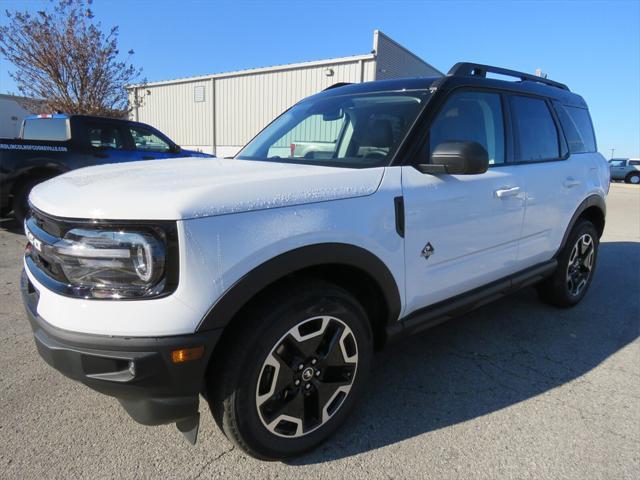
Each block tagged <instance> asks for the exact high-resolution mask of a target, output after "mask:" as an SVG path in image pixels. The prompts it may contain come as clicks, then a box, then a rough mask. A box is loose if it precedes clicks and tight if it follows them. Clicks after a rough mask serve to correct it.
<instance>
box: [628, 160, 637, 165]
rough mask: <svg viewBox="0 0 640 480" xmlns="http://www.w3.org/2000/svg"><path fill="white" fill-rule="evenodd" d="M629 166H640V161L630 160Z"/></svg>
mask: <svg viewBox="0 0 640 480" xmlns="http://www.w3.org/2000/svg"><path fill="white" fill-rule="evenodd" d="M629 165H640V160H629Z"/></svg>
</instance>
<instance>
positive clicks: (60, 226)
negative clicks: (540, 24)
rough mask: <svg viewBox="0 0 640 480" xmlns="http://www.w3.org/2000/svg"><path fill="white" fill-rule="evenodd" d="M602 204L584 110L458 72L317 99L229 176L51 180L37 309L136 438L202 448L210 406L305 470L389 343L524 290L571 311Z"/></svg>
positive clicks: (62, 363)
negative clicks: (163, 429)
mask: <svg viewBox="0 0 640 480" xmlns="http://www.w3.org/2000/svg"><path fill="white" fill-rule="evenodd" d="M487 72H491V73H497V74H501V75H507V76H512V77H515V78H516V79H517V81H514V82H510V81H504V80H496V79H489V78H486V73H487ZM302 142H306V143H305V144H304V145H305V147H304V148H302V147H300V150H298V147H295V148H291V144H296V145H297V144H298V143H299V144H300V145H303V143H302ZM328 145H330V146H329V147H328ZM608 188H609V167H608V164H607V162H606V160H605V159H604V158H603V157H602V156H601V155H600V154H599V153H597V149H596V143H595V138H594V133H593V129H592V125H591V119H590V116H589V112H588V110H587V105H586V103H585V101H584V100H583V99H582V97H580V96H579V95H576V94H574V93H571V92H570V91H569V89H568V88H567V87H566V86H564V85H562V84H560V83H557V82H553V81H551V80H548V79H544V78H540V77H536V76H533V75H528V74H525V73H521V72H514V71H511V70H505V69H501V68H496V67H489V66H486V65H477V64H468V63H462V64H457V65H455V66H454V67H453V68H452V69H451V71H450V72H449V75H448V76H446V77H438V78H414V79H401V80H389V81H378V82H370V83H363V84H357V85H347V86H341V87H339V88H333V89H330V90H327V91H324V92H321V93H319V94H317V95H314V96H312V97H309V98H307V99H304V100H302V101H301V102H299V103H298V104H296V105H295V106H293V107H292V108H291V109H289V110H288V111H287V112H285V113H284V114H283V115H281V116H280V117H279V118H277V119H276V120H275V121H274V122H273V123H271V124H270V125H269V126H268V127H267V128H265V129H264V130H263V131H262V132H261V133H260V134H258V136H257V137H256V138H254V139H253V140H252V141H251V142H250V143H249V144H248V145H247V146H246V147H245V148H244V149H243V150H242V151H241V152H240V153H239V154H238V155H237V157H236V158H234V159H212V160H210V161H207V162H203V161H198V160H189V159H180V160H166V161H163V162H140V163H128V164H118V165H103V166H97V167H91V168H85V169H79V170H75V171H72V172H69V173H67V174H64V175H61V176H59V177H57V178H55V179H53V180H50V181H47V182H45V183H43V184H41V185H38V186H37V187H35V188H34V189H33V191H32V193H31V196H30V201H31V206H32V214H31V215H30V216H29V218H28V219H27V221H26V222H25V230H26V234H27V237H28V239H29V244H28V247H27V251H26V253H25V258H24V274H23V279H22V291H23V297H24V302H25V305H26V310H27V313H28V316H29V319H30V322H31V325H32V328H33V332H34V337H35V341H36V345H37V347H38V350H39V352H40V355H41V356H42V357H43V358H44V360H46V361H47V362H48V363H49V364H50V365H52V366H53V367H54V368H56V369H58V370H59V371H60V372H62V373H64V374H65V375H68V376H69V377H71V378H74V379H76V380H78V381H80V382H82V383H84V384H86V385H88V386H89V387H91V388H94V389H96V390H98V391H100V392H103V393H105V394H107V395H111V396H114V397H116V398H117V399H118V400H119V401H120V403H121V404H122V406H123V407H124V408H125V409H126V411H127V412H128V413H129V414H130V415H131V416H132V417H133V418H134V419H135V420H137V421H139V422H141V423H143V424H147V425H157V424H162V423H176V425H177V426H178V428H179V429H180V430H181V431H182V432H183V433H185V435H186V436H187V438H189V439H190V440H191V441H192V442H195V440H196V435H197V431H198V425H199V401H200V396H201V395H202V396H204V398H205V399H206V400H207V401H208V402H209V405H210V406H211V411H212V413H213V415H214V418H215V420H216V421H217V423H218V424H219V425H220V427H221V428H222V430H223V431H224V433H225V434H226V435H227V437H228V438H229V439H230V440H231V441H232V442H234V443H235V444H236V445H237V446H239V447H240V448H242V449H243V450H244V451H246V452H247V453H249V454H250V455H253V456H255V457H258V458H265V459H275V458H284V457H290V456H293V455H298V454H300V453H301V452H304V451H306V450H308V449H310V448H313V447H315V446H316V445H318V444H319V443H320V442H322V441H324V440H325V439H326V438H327V437H329V435H331V434H332V433H333V432H334V431H335V430H336V429H337V428H338V427H339V426H340V425H341V424H342V423H343V422H344V420H345V419H346V418H347V416H348V415H349V414H350V411H351V410H352V409H353V408H354V407H356V405H357V403H356V399H357V398H358V396H359V394H361V393H362V391H363V388H364V386H365V381H366V378H367V375H368V372H369V369H370V366H371V362H372V357H373V352H374V349H378V348H381V347H383V346H384V345H385V343H387V342H388V341H390V340H392V339H394V338H399V337H402V336H404V335H408V334H412V333H415V332H418V331H421V330H423V329H425V328H428V327H431V326H433V325H435V324H437V323H439V322H442V321H444V320H447V319H449V318H451V317H452V316H455V315H460V314H462V313H465V312H467V311H469V310H471V309H473V308H475V307H477V306H479V305H482V304H484V303H486V302H487V301H490V300H492V299H495V298H498V297H501V296H503V295H506V294H508V293H510V292H513V291H514V290H517V289H519V288H522V287H524V286H527V285H536V287H537V288H538V290H539V292H540V295H541V298H542V299H543V300H545V301H547V302H549V303H551V304H553V305H556V306H559V307H571V306H573V305H576V304H577V303H578V302H579V301H580V300H581V299H582V298H583V297H584V295H585V294H586V292H587V290H588V288H589V285H590V283H591V281H592V279H593V275H594V269H595V266H596V261H597V254H598V244H599V239H600V236H601V235H602V232H603V229H604V225H605V197H606V194H607V192H608ZM388 414H389V415H398V416H401V415H402V412H388Z"/></svg>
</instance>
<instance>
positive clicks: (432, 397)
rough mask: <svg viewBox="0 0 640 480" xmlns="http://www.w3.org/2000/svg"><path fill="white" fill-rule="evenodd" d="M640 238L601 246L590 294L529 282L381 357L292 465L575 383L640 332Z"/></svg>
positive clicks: (377, 444) (390, 440)
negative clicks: (558, 292)
mask: <svg viewBox="0 0 640 480" xmlns="http://www.w3.org/2000/svg"><path fill="white" fill-rule="evenodd" d="M639 277H640V243H633V242H612V243H602V244H601V248H600V256H599V259H598V265H597V270H596V276H595V277H594V281H593V283H592V285H591V289H590V291H589V292H588V293H587V295H586V297H585V298H584V299H583V301H582V302H581V303H580V304H579V305H578V306H577V307H575V308H573V309H568V310H562V309H556V308H553V307H550V306H547V305H544V304H542V303H540V302H539V301H538V298H537V294H536V292H535V290H534V289H526V290H523V291H521V292H518V293H516V294H514V295H512V296H511V297H508V298H505V299H502V300H500V301H498V302H496V303H494V304H492V305H487V306H485V307H482V308H481V309H479V310H476V311H475V312H472V313H471V314H468V315H466V316H465V317H462V318H459V319H456V320H452V321H450V322H448V323H446V324H443V325H441V326H439V327H436V328H434V329H432V330H430V331H427V332H425V333H423V334H421V335H419V336H416V337H413V338H410V339H407V340H404V341H402V342H401V343H398V344H396V345H393V346H391V347H390V348H387V349H386V350H385V351H383V352H382V353H381V354H378V355H377V358H376V362H375V366H374V368H373V371H372V374H371V376H370V379H369V388H368V390H367V391H366V393H365V395H364V396H363V398H361V399H360V401H359V403H358V404H357V407H356V409H355V410H354V412H353V414H352V415H351V417H350V420H349V421H348V422H347V424H346V425H345V426H344V427H343V428H342V429H341V430H340V431H339V432H338V433H337V434H336V435H335V436H334V437H332V438H331V439H330V440H329V441H328V442H327V443H326V444H324V445H323V446H321V447H320V448H318V449H317V450H315V451H313V452H311V453H310V454H308V455H306V456H303V457H301V458H298V459H295V460H292V461H291V462H290V463H291V464H293V465H304V464H313V463H322V462H326V461H330V460H335V459H339V458H343V457H348V456H351V455H356V454H358V453H362V452H366V451H369V450H374V449H377V448H380V447H384V446H386V445H390V444H393V443H396V442H400V441H402V440H405V439H408V438H411V437H414V436H417V435H421V434H423V433H426V432H430V431H433V430H437V429H440V428H446V427H448V426H450V425H454V424H457V423H460V422H464V421H466V420H470V419H473V418H476V417H480V416H483V415H486V414H489V413H491V412H495V411H497V410H500V409H503V408H505V407H508V406H510V405H513V404H516V403H518V402H522V401H524V400H527V399H529V398H532V397H534V396H536V395H540V394H541V393H544V392H546V391H548V390H551V389H553V388H555V387H558V386H560V385H562V384H564V383H566V382H569V381H571V380H573V379H576V378H577V377H580V376H581V375H584V374H585V373H587V372H589V371H590V370H591V369H593V368H594V367H596V366H597V365H599V364H600V363H601V362H603V361H604V360H605V359H607V358H608V357H609V356H611V355H612V354H614V353H616V352H617V351H618V350H620V349H621V348H623V347H624V346H625V345H628V344H629V343H630V342H632V341H633V340H635V339H636V338H637V337H638V330H639V328H638V318H639V312H640V307H639V296H638V295H635V296H632V297H631V298H630V296H629V293H628V292H629V290H628V288H626V287H625V288H621V287H622V286H628V285H639V284H640V278H639Z"/></svg>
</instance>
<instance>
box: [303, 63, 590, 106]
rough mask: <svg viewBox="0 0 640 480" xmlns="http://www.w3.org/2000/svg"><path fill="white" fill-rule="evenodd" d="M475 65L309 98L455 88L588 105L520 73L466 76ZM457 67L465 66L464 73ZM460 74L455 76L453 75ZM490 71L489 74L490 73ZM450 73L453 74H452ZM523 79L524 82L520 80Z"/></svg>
mask: <svg viewBox="0 0 640 480" xmlns="http://www.w3.org/2000/svg"><path fill="white" fill-rule="evenodd" d="M472 65H477V64H470V63H461V64H456V66H455V67H454V68H452V69H451V70H450V71H449V74H447V75H446V76H444V77H416V78H397V79H392V80H375V81H372V82H364V83H354V84H348V85H344V86H336V87H333V88H332V87H330V88H329V89H327V90H324V91H322V92H320V93H318V94H316V95H313V96H312V97H310V98H320V97H330V96H336V95H345V94H360V93H371V92H385V91H387V92H389V91H401V90H428V89H430V88H437V89H438V90H441V89H447V90H449V89H453V88H456V87H463V86H468V87H484V88H495V89H500V90H506V91H511V92H514V93H525V94H527V93H528V94H532V95H540V96H544V97H548V98H552V99H555V100H558V101H560V102H562V103H563V104H565V105H573V106H576V107H583V108H586V107H587V104H586V102H585V101H584V99H583V98H582V97H581V96H580V95H578V94H576V93H573V92H571V91H570V90H569V89H568V88H567V87H566V86H565V85H563V84H561V83H558V82H553V81H551V80H546V79H543V78H538V77H535V76H533V75H529V74H525V73H522V72H515V71H513V70H505V69H498V68H496V67H489V66H486V65H477V66H479V67H486V68H490V69H492V68H493V69H494V70H496V71H497V70H500V71H502V72H510V73H511V74H518V77H516V78H517V80H516V81H509V80H499V79H495V78H486V77H485V76H481V75H474V74H471V73H469V71H470V69H469V66H472ZM458 66H464V67H465V68H464V69H461V68H459V67H458ZM456 67H458V72H463V74H458V73H457V72H456V70H455V69H456ZM492 71H493V70H489V72H490V73H491V72H492ZM452 72H453V73H452ZM522 78H524V80H523V79H522Z"/></svg>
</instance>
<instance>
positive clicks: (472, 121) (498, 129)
mask: <svg viewBox="0 0 640 480" xmlns="http://www.w3.org/2000/svg"><path fill="white" fill-rule="evenodd" d="M452 141H470V142H478V143H479V144H480V145H482V146H483V147H484V148H485V149H486V150H487V153H488V154H489V163H490V164H497V163H504V122H503V119H502V103H501V101H500V95H499V94H497V93H483V92H461V93H455V94H453V96H452V97H451V98H449V100H447V103H445V105H444V107H443V108H442V110H441V111H440V112H439V113H438V116H437V117H436V119H435V120H434V122H433V124H432V125H431V130H430V131H429V156H431V153H433V150H434V149H435V148H436V147H437V146H438V145H439V144H441V143H443V142H452Z"/></svg>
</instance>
